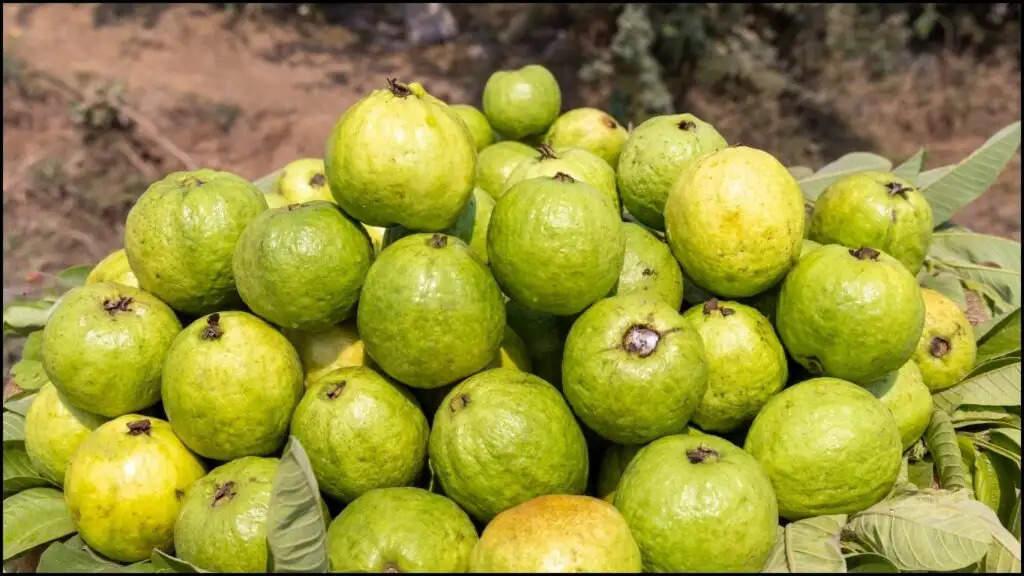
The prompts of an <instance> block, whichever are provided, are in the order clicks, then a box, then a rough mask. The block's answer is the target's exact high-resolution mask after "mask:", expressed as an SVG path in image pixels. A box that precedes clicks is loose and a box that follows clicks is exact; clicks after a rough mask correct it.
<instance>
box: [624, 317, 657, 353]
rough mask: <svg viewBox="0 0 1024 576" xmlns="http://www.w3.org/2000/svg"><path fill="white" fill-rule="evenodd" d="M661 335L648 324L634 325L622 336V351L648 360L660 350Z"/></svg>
mask: <svg viewBox="0 0 1024 576" xmlns="http://www.w3.org/2000/svg"><path fill="white" fill-rule="evenodd" d="M660 340H661V334H659V333H658V331H657V330H655V329H654V328H652V327H650V326H648V325H646V324H634V325H633V326H630V327H629V329H628V330H626V333H625V334H623V335H622V349H623V350H625V351H626V352H627V353H629V354H633V355H635V356H639V357H641V358H646V357H648V356H650V355H651V354H654V351H655V349H657V348H658V342H659V341H660Z"/></svg>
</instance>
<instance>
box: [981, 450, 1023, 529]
mask: <svg viewBox="0 0 1024 576" xmlns="http://www.w3.org/2000/svg"><path fill="white" fill-rule="evenodd" d="M982 454H985V456H986V458H988V460H989V461H990V462H991V463H992V467H993V468H994V469H995V472H996V479H997V480H998V482H999V504H998V506H996V507H995V508H994V510H995V512H996V515H997V516H999V521H1000V522H1002V524H1003V526H1005V527H1006V528H1007V529H1012V528H1013V508H1014V506H1015V505H1016V504H1017V494H1018V492H1019V491H1020V467H1019V466H1018V465H1017V464H1016V463H1015V462H1014V461H1013V460H1011V459H1009V458H1003V457H1002V456H999V455H997V454H991V453H987V452H983V453H982Z"/></svg>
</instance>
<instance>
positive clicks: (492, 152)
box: [476, 140, 537, 200]
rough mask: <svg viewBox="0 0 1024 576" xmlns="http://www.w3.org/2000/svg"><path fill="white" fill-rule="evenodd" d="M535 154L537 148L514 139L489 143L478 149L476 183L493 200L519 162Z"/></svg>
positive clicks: (498, 194)
mask: <svg viewBox="0 0 1024 576" xmlns="http://www.w3.org/2000/svg"><path fill="white" fill-rule="evenodd" d="M536 155H537V149H536V148H533V147H531V146H527V145H526V144H523V143H522V142H516V141H515V140H504V141H502V142H497V143H494V144H491V145H490V146H488V147H487V148H484V149H483V150H481V151H480V156H479V157H478V159H477V164H476V185H477V186H478V187H479V188H481V189H483V191H484V192H487V193H488V194H490V195H491V198H494V199H495V200H497V199H498V197H500V196H501V193H502V191H504V189H505V180H507V179H508V177H509V176H510V175H511V174H512V171H513V170H515V169H516V166H518V165H519V163H520V162H522V161H523V160H526V159H527V158H533V157H535V156H536Z"/></svg>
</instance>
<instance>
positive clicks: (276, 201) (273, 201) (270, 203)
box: [263, 192, 333, 210]
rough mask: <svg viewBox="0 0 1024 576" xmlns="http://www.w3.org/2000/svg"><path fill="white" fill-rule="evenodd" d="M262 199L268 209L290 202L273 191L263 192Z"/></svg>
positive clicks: (286, 204)
mask: <svg viewBox="0 0 1024 576" xmlns="http://www.w3.org/2000/svg"><path fill="white" fill-rule="evenodd" d="M263 199H264V200H266V201H267V209H268V210H272V209H274V208H281V207H282V206H288V205H289V204H291V202H289V201H288V199H287V198H285V197H284V196H281V195H280V194H278V193H277V192H273V193H271V194H264V195H263ZM332 200H333V199H332Z"/></svg>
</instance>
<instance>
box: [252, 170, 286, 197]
mask: <svg viewBox="0 0 1024 576" xmlns="http://www.w3.org/2000/svg"><path fill="white" fill-rule="evenodd" d="M281 170H283V169H282V168H278V169H277V170H274V171H273V172H271V173H270V174H267V175H266V176H263V177H260V178H257V179H256V180H253V182H252V184H253V186H255V187H257V188H259V190H260V192H263V193H264V194H270V193H272V192H273V191H274V184H276V183H277V179H278V177H280V176H281Z"/></svg>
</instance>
